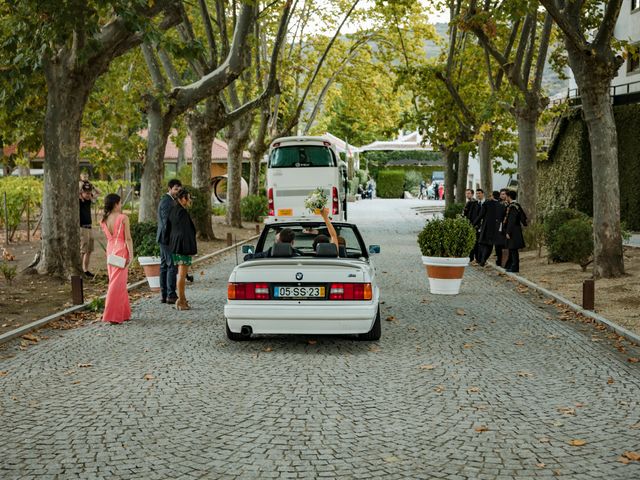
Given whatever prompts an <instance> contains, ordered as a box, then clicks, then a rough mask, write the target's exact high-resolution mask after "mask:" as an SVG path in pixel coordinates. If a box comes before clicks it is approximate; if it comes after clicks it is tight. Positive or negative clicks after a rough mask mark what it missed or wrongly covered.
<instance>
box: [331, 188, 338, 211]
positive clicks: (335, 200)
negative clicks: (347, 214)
mask: <svg viewBox="0 0 640 480" xmlns="http://www.w3.org/2000/svg"><path fill="white" fill-rule="evenodd" d="M331 197H332V199H333V202H332V204H333V208H332V214H333V215H337V214H338V189H337V188H336V187H333V188H332V189H331Z"/></svg>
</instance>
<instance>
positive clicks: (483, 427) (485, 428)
mask: <svg viewBox="0 0 640 480" xmlns="http://www.w3.org/2000/svg"><path fill="white" fill-rule="evenodd" d="M474 430H475V431H476V432H488V431H489V428H488V427H487V426H486V425H480V426H479V427H476V428H474Z"/></svg>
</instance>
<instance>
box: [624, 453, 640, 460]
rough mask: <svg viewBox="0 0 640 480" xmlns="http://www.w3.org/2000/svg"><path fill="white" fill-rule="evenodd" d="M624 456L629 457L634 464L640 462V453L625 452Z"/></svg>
mask: <svg viewBox="0 0 640 480" xmlns="http://www.w3.org/2000/svg"><path fill="white" fill-rule="evenodd" d="M623 456H625V457H627V458H628V459H629V460H633V461H634V462H638V461H640V453H638V452H624V454H623Z"/></svg>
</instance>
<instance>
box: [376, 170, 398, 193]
mask: <svg viewBox="0 0 640 480" xmlns="http://www.w3.org/2000/svg"><path fill="white" fill-rule="evenodd" d="M376 194H377V196H378V197H380V198H402V197H403V196H404V172H403V171H402V170H382V171H380V172H379V173H378V180H377V187H376Z"/></svg>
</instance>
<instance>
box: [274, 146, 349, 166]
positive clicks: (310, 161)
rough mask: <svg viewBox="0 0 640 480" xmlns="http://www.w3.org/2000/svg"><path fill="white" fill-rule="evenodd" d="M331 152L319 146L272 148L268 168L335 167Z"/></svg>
mask: <svg viewBox="0 0 640 480" xmlns="http://www.w3.org/2000/svg"><path fill="white" fill-rule="evenodd" d="M335 166H336V159H335V158H334V156H333V154H332V152H331V150H330V149H329V148H327V147H324V146H319V145H305V146H291V147H287V146H284V147H279V148H274V149H273V151H272V152H271V156H270V157H269V168H297V167H335Z"/></svg>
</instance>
